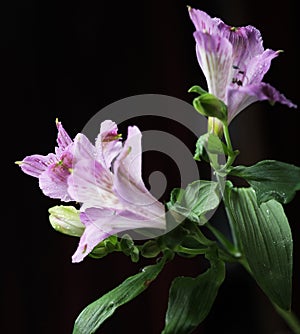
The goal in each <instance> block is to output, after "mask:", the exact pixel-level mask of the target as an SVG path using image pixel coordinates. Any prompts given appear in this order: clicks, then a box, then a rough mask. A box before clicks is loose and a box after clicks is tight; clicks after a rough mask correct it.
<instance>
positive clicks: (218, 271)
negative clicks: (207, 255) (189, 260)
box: [162, 260, 225, 334]
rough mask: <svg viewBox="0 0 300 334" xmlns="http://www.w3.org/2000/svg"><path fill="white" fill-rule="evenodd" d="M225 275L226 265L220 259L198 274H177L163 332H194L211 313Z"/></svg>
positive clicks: (170, 333)
mask: <svg viewBox="0 0 300 334" xmlns="http://www.w3.org/2000/svg"><path fill="white" fill-rule="evenodd" d="M224 278H225V265H224V263H223V262H222V261H220V260H218V261H217V262H216V263H213V264H212V266H211V268H210V269H208V270H207V271H206V272H205V273H204V274H201V275H199V276H198V277H196V278H192V277H176V278H175V279H174V281H173V282H172V285H171V288H170V294H169V303H168V310H167V314H166V324H165V328H164V330H163V331H162V334H182V333H184V334H189V333H191V332H192V331H193V330H194V329H195V328H196V327H197V326H198V325H199V324H200V323H201V322H202V321H203V320H204V319H205V318H206V316H207V315H208V313H209V311H210V309H211V307H212V305H213V303H214V301H215V298H216V296H217V293H218V290H219V287H220V285H221V284H222V282H223V281H224Z"/></svg>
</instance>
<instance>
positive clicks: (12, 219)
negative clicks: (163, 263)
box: [0, 0, 300, 334]
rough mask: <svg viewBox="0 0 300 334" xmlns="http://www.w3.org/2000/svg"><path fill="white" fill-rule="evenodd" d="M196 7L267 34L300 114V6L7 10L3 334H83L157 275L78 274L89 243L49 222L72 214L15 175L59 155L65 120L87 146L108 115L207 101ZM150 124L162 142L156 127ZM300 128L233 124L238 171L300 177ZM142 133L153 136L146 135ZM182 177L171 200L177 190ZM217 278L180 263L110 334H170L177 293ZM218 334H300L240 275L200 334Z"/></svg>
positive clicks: (278, 77) (25, 4) (277, 121)
mask: <svg viewBox="0 0 300 334" xmlns="http://www.w3.org/2000/svg"><path fill="white" fill-rule="evenodd" d="M187 5H191V6H193V7H195V8H199V9H202V10H205V11H207V12H208V14H210V15H211V16H217V17H220V18H222V19H223V20H224V21H225V22H226V23H228V24H231V25H235V26H238V25H247V24H251V25H254V26H256V27H257V28H258V29H259V30H260V31H261V33H262V36H263V39H264V46H265V48H271V49H275V50H276V49H283V50H284V51H285V52H284V53H282V54H281V55H280V56H279V57H278V58H276V59H274V60H273V63H272V66H271V69H270V71H269V72H268V73H267V75H266V76H265V79H264V81H265V82H269V83H270V84H272V85H273V86H274V87H276V88H277V89H278V90H279V91H280V92H282V93H283V94H285V95H286V96H287V97H288V98H289V99H291V100H292V101H293V102H294V103H296V104H298V105H299V104H300V102H299V85H298V76H297V72H299V66H298V58H299V56H298V54H297V52H298V51H299V50H298V48H299V36H298V34H297V32H296V30H297V29H296V26H297V21H296V15H295V13H296V8H295V1H293V0H286V1H284V2H282V3H281V5H279V4H278V5H277V4H275V3H274V2H273V1H269V0H268V1H263V0H261V1H258V0H252V1H234V0H231V1H221V0H220V1H217V0H211V1H200V0H199V1H189V2H185V1H179V0H178V1H174V0H173V1H171V0H165V1H145V2H142V1H139V2H138V1H122V2H109V1H81V2H80V1H61V2H53V1H52V2H50V1H30V0H29V1H11V2H9V3H8V4H6V5H5V7H4V8H3V9H2V11H1V15H2V17H1V20H0V21H1V24H2V25H3V26H2V28H1V36H2V37H1V42H0V44H1V49H2V50H1V56H2V61H1V64H2V71H1V72H2V75H1V79H2V83H3V89H2V93H3V98H2V101H5V102H7V103H5V106H4V108H3V112H2V131H3V132H4V131H6V132H7V133H8V135H7V134H6V135H5V137H4V135H3V139H2V140H3V145H2V146H3V147H4V152H5V156H3V157H2V161H3V162H5V166H4V167H5V169H4V170H3V174H2V178H3V179H2V180H3V181H2V185H3V186H2V189H3V190H4V191H2V192H4V195H5V200H4V204H2V213H4V217H2V226H3V227H4V230H3V229H2V238H1V239H2V264H1V267H2V268H1V269H2V274H1V277H2V280H3V281H2V284H1V290H2V291H1V304H2V308H3V310H2V311H1V317H2V320H1V323H0V332H1V333H10V334H15V333H16V334H17V333H18V334H25V333H28V334H48V333H49V334H50V333H51V334H53V333H55V334H68V333H71V332H72V326H73V323H74V321H75V319H76V317H77V316H78V314H79V312H80V311H81V310H82V309H83V308H84V307H85V306H86V305H88V304H89V303H90V302H92V301H94V300H95V299H96V298H97V297H100V296H101V295H102V294H104V293H105V292H107V291H109V290H110V289H112V288H114V287H115V286H117V285H118V284H119V283H121V282H122V281H123V280H124V279H125V278H127V277H128V276H129V275H132V274H135V273H136V272H138V270H140V269H141V268H142V266H143V265H145V264H147V263H150V262H151V261H146V260H142V261H141V262H140V263H137V264H133V263H131V261H130V259H129V258H127V257H125V256H124V255H122V254H116V253H113V254H111V255H109V256H107V257H106V258H104V259H102V260H94V259H91V258H86V259H85V260H84V261H83V262H81V263H79V264H72V263H71V256H72V254H73V252H74V251H75V249H76V246H77V242H78V239H76V238H72V237H68V236H64V235H62V234H59V233H57V232H55V231H54V230H53V229H52V227H51V226H50V224H49V222H48V211H47V210H48V208H49V207H51V206H54V205H56V204H58V201H55V200H51V199H49V198H47V197H45V196H44V195H43V194H42V193H41V191H40V189H39V188H38V184H37V180H36V179H33V178H31V177H29V176H28V175H25V174H23V173H22V172H21V171H20V170H19V167H18V166H16V165H14V161H16V160H21V159H23V158H24V157H25V156H26V155H30V154H33V153H40V154H47V153H48V152H52V151H53V148H54V143H55V138H56V128H55V119H56V118H57V117H58V118H59V120H61V121H62V122H63V125H64V127H65V128H66V129H67V130H68V132H69V134H70V135H71V136H72V137H74V136H75V135H76V133H77V132H79V131H80V130H81V129H82V128H83V126H84V125H85V124H86V122H87V121H88V120H89V119H90V118H91V117H92V116H93V115H94V114H95V113H96V112H98V111H99V110H100V109H101V108H103V107H105V106H106V105H108V104H110V103H112V102H115V101H117V100H119V99H121V98H124V97H128V96H132V95H137V94H143V93H156V94H166V95H170V96H174V97H177V98H180V99H182V100H185V101H187V102H189V103H191V102H192V96H191V95H190V94H188V93H187V90H188V89H189V88H190V87H191V86H192V85H194V84H200V85H202V86H204V87H205V81H204V77H203V74H202V72H201V70H200V67H199V66H198V64H197V60H196V55H195V43H194V39H193V36H192V33H193V31H194V27H193V25H192V23H191V21H190V19H189V16H188V12H187V8H186V6H187ZM2 6H4V5H2ZM3 117H4V120H3ZM149 122H150V123H149ZM151 122H152V123H151ZM144 124H146V121H145V122H144ZM149 124H151V125H153V128H155V123H154V121H153V120H152V121H151V119H150V120H149V121H148V122H147V126H148V127H149ZM299 124H300V114H299V111H298V110H294V109H293V110H292V109H289V108H287V107H285V106H282V105H279V104H278V105H275V106H273V107H271V106H269V104H268V103H267V102H262V103H256V104H255V105H252V106H251V107H249V108H248V109H247V110H246V111H245V112H244V113H242V114H240V115H239V116H238V117H237V118H236V119H235V120H234V121H233V123H232V124H231V128H230V130H231V133H232V139H233V143H234V146H235V147H237V148H239V149H240V151H241V154H240V156H239V158H238V161H237V163H241V164H254V163H255V162H257V161H259V160H262V159H277V160H281V161H285V162H289V163H293V164H297V165H300V163H299V148H298V144H299ZM138 125H139V126H140V127H141V128H143V123H141V124H138ZM175 130H176V129H175ZM187 145H191V147H192V146H193V145H194V142H193V141H192V142H190V143H189V142H187ZM149 166H150V165H149ZM149 166H148V165H146V164H145V165H144V167H145V168H146V169H147V168H148V169H149V168H150V167H149ZM7 170H8V171H9V175H7V173H6V171H7ZM169 172H170V174H169V184H168V187H170V189H171V188H172V186H173V185H174V184H175V183H176V180H175V181H174V180H172V174H171V171H169ZM6 179H7V180H6ZM172 182H173V183H172ZM299 195H300V194H297V196H296V197H295V199H294V200H293V201H292V202H291V203H289V204H288V205H286V206H285V209H286V214H287V216H288V218H289V221H290V225H291V228H292V232H293V238H294V290H293V293H294V295H293V308H294V311H295V312H296V313H297V314H298V315H300V286H299V281H300V270H299V251H300V237H299V235H300V234H299V231H300V229H299V219H298V218H297V213H296V210H297V209H298V207H299V204H300V202H299V199H300V197H299ZM205 267H206V263H205V262H204V261H202V260H201V259H197V261H195V260H183V259H180V258H176V259H175V260H174V261H173V262H172V263H170V264H168V265H167V267H166V268H165V270H164V271H163V272H162V273H161V275H160V276H159V277H158V279H157V280H156V281H155V282H154V283H152V285H151V286H150V287H149V289H148V290H147V291H146V292H145V293H143V294H142V295H140V296H139V297H138V298H136V299H135V300H133V301H132V302H131V303H129V304H127V305H125V306H123V307H122V308H120V309H119V310H118V311H117V312H116V313H115V314H114V315H113V316H112V317H111V318H110V319H108V320H107V321H106V322H105V323H104V325H103V326H102V327H101V329H99V331H98V332H97V333H102V334H112V333H118V332H120V331H122V332H127V331H128V332H130V333H132V334H135V333H144V334H156V333H160V331H161V330H162V328H163V325H164V314H165V311H166V307H167V297H168V287H169V285H170V282H171V280H172V279H173V278H174V277H175V276H177V275H191V276H195V275H197V274H199V273H200V272H202V271H203V270H204V269H205ZM218 332H221V333H231V334H234V333H249V334H250V333H251V334H253V333H258V334H271V333H276V334H283V333H290V332H289V330H288V328H287V327H286V326H285V324H284V323H283V321H282V320H281V318H280V317H279V316H278V315H277V313H276V312H275V311H274V309H273V308H272V306H271V305H270V303H269V301H268V300H267V298H266V297H265V295H264V294H263V293H262V292H261V291H260V289H259V288H258V287H257V286H256V285H255V283H254V282H253V281H252V280H251V279H250V278H248V276H247V275H246V273H245V272H244V270H243V269H242V268H240V267H236V266H231V267H229V268H228V271H227V277H226V280H225V283H224V284H223V286H222V287H221V289H220V292H219V295H218V297H217V300H216V302H215V304H214V306H213V308H212V311H211V313H210V314H209V316H208V317H207V319H206V320H205V321H204V323H203V324H202V325H201V326H199V328H198V329H197V330H196V331H195V332H194V333H218Z"/></svg>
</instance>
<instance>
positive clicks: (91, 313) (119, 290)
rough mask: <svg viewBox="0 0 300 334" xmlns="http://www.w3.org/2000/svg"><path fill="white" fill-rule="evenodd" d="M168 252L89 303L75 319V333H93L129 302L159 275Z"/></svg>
mask: <svg viewBox="0 0 300 334" xmlns="http://www.w3.org/2000/svg"><path fill="white" fill-rule="evenodd" d="M167 256H168V254H166V255H165V256H164V257H163V258H162V259H161V260H160V261H159V262H158V263H156V264H154V265H150V266H147V267H145V268H144V269H143V270H142V271H141V272H139V273H138V274H136V275H134V276H131V277H129V278H127V279H126V280H125V281H124V282H123V283H121V284H120V285H119V286H118V287H116V288H115V289H113V290H111V291H109V292H108V293H106V294H105V295H103V296H102V297H101V298H99V299H98V300H96V301H94V302H93V303H91V304H90V305H88V306H87V307H86V308H85V309H84V310H83V311H82V312H81V313H80V314H79V316H78V318H77V319H76V321H75V324H74V329H73V334H92V333H95V331H96V330H97V329H98V328H99V326H100V325H101V324H102V323H103V322H104V321H105V320H106V319H107V318H109V317H110V316H111V315H112V314H113V313H114V312H115V311H116V309H117V308H118V307H120V306H122V305H124V304H126V303H128V302H129V301H131V300H132V299H134V298H135V297H137V296H138V295H139V294H140V293H142V292H143V291H144V290H145V289H147V287H148V286H149V284H150V283H151V282H152V281H153V280H154V279H155V278H156V277H157V275H158V274H159V273H160V272H161V270H162V269H163V267H164V264H165V263H166V261H167V258H168V257H167Z"/></svg>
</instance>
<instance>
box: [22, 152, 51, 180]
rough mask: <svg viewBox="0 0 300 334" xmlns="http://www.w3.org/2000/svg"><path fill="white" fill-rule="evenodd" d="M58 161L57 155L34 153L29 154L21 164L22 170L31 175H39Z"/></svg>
mask: <svg viewBox="0 0 300 334" xmlns="http://www.w3.org/2000/svg"><path fill="white" fill-rule="evenodd" d="M55 162H57V158H56V155H55V154H53V153H50V154H48V155H46V156H44V155H39V154H34V155H30V156H27V157H26V158H25V159H24V160H23V161H22V162H21V164H20V167H21V169H22V171H23V172H24V173H26V174H28V175H30V176H33V177H39V176H40V175H41V174H42V173H43V172H44V171H45V170H46V169H47V168H48V167H49V165H51V164H52V163H55Z"/></svg>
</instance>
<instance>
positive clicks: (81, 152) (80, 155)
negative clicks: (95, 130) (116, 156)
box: [72, 133, 96, 167]
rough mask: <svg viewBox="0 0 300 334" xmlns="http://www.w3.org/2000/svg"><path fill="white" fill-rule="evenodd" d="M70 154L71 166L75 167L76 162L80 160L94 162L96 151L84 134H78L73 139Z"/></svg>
mask: <svg viewBox="0 0 300 334" xmlns="http://www.w3.org/2000/svg"><path fill="white" fill-rule="evenodd" d="M72 153H73V156H74V157H73V164H74V165H75V164H76V162H77V161H80V160H82V159H91V160H94V159H95V156H96V149H95V146H94V145H93V144H92V143H91V142H90V141H89V139H88V138H87V137H86V136H85V135H84V134H82V133H78V134H77V135H76V137H75V138H74V144H73V147H72ZM73 167H74V166H73Z"/></svg>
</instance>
